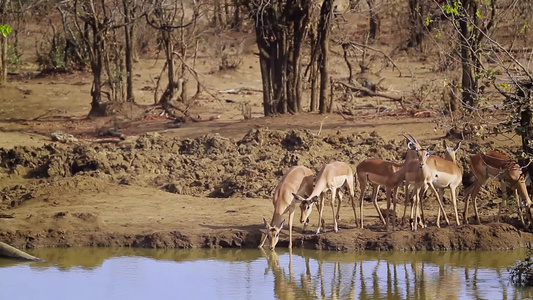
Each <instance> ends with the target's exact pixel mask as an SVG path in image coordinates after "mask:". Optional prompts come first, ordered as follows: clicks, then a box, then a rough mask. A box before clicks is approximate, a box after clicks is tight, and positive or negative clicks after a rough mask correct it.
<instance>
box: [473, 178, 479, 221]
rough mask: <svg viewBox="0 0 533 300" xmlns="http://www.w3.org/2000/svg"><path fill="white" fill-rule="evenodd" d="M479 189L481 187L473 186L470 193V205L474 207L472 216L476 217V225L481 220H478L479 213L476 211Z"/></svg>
mask: <svg viewBox="0 0 533 300" xmlns="http://www.w3.org/2000/svg"><path fill="white" fill-rule="evenodd" d="M480 188H481V185H475V186H474V190H473V191H472V203H473V205H474V214H475V215H476V223H477V224H478V225H479V224H481V219H480V218H479V212H478V210H477V194H478V193H479V189H480Z"/></svg>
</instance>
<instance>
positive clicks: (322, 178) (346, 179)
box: [294, 161, 357, 234]
mask: <svg viewBox="0 0 533 300" xmlns="http://www.w3.org/2000/svg"><path fill="white" fill-rule="evenodd" d="M354 179H355V178H354V174H353V171H352V168H351V167H350V166H349V165H348V164H346V163H343V162H339V161H336V162H332V163H329V164H327V165H325V166H324V167H322V169H321V170H320V172H319V173H318V175H317V178H316V180H315V187H314V189H313V191H312V192H311V195H310V196H309V197H308V198H303V197H301V196H300V195H297V194H294V197H295V198H296V200H297V201H301V203H300V210H301V218H300V222H301V223H303V224H304V229H305V226H306V225H307V223H309V216H310V215H311V212H312V211H313V205H314V204H316V203H318V220H319V221H318V229H317V231H316V233H317V234H319V233H320V228H321V227H322V232H326V230H325V224H324V220H323V218H322V211H323V210H324V193H325V192H326V191H328V190H329V191H331V210H332V211H333V223H334V230H335V232H338V231H339V227H338V224H337V220H338V219H339V210H340V207H341V202H342V194H341V190H340V188H341V187H343V186H347V187H348V191H349V193H350V196H351V198H352V208H353V214H354V218H355V223H356V224H357V216H356V213H355V200H354ZM336 196H337V197H338V198H339V203H338V207H337V212H335V197H336Z"/></svg>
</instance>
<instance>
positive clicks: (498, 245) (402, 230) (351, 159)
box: [0, 14, 533, 250]
mask: <svg viewBox="0 0 533 300" xmlns="http://www.w3.org/2000/svg"><path fill="white" fill-rule="evenodd" d="M345 17H346V20H348V23H345V24H344V25H343V26H345V27H343V28H345V29H344V30H343V31H342V32H341V34H342V35H345V32H354V34H353V35H354V36H364V34H363V31H364V28H366V27H365V26H367V19H366V17H364V18H362V17H360V16H359V15H357V14H352V15H350V14H348V15H346V16H345ZM381 18H382V28H390V26H397V25H396V23H395V20H396V19H397V18H396V17H394V16H393V15H383V16H382V17H381ZM45 21H46V24H45V25H46V26H45V25H43V24H29V25H28V27H27V28H23V29H20V30H21V31H20V36H21V37H23V38H21V39H20V43H21V45H22V46H23V48H24V49H23V50H24V51H23V53H24V54H23V56H22V64H21V65H20V66H18V68H17V69H16V70H13V73H10V74H11V75H10V76H9V78H8V84H6V85H4V86H1V87H0V241H3V242H6V243H9V244H12V245H14V246H16V247H19V248H39V247H76V246H126V247H130V246H132V247H157V248H175V247H180V248H191V247H256V246H257V244H258V243H259V240H260V230H262V226H261V225H262V218H263V217H264V218H266V219H267V220H269V219H270V218H271V216H272V211H273V207H272V200H271V196H272V191H273V190H274V188H275V187H276V184H277V183H278V182H279V180H280V178H281V176H282V174H283V172H285V171H286V170H287V169H288V168H289V167H290V166H292V165H296V164H302V165H306V166H308V167H310V168H312V169H314V170H315V171H318V169H320V168H321V167H322V165H323V164H324V163H327V162H329V161H332V160H341V161H345V162H347V163H349V164H351V166H352V168H354V169H355V167H356V165H357V164H358V163H359V162H360V161H361V160H363V159H364V158H367V157H376V158H382V159H389V160H392V161H397V162H401V160H402V157H403V155H404V153H405V150H406V149H405V141H404V140H403V138H402V137H401V134H402V133H410V134H413V135H414V136H415V137H416V138H418V139H419V140H420V141H421V142H422V144H424V145H426V144H433V143H436V144H437V145H438V147H437V149H438V150H437V152H436V153H437V155H442V151H443V148H442V146H441V145H442V140H443V139H444V138H447V132H449V130H450V128H453V126H455V125H456V124H457V123H461V124H465V123H466V124H467V125H471V126H465V127H464V128H466V129H469V131H466V133H467V134H466V135H465V136H464V141H463V146H462V147H461V150H460V151H459V152H458V157H459V160H460V163H461V166H462V167H463V169H464V170H465V171H466V172H467V173H468V172H469V171H468V166H467V157H468V155H469V154H473V153H476V152H478V151H483V150H488V149H498V150H501V151H503V152H505V153H507V154H509V155H511V156H512V157H516V154H517V153H518V152H517V150H518V148H519V146H520V141H519V140H518V138H517V137H516V136H511V137H506V136H504V135H501V134H498V135H491V133H492V132H493V130H491V129H492V128H491V127H488V126H485V125H486V123H475V122H473V121H472V119H470V118H468V117H465V116H461V115H454V114H450V113H448V112H447V107H448V102H447V101H448V100H446V99H447V98H446V95H447V94H448V92H446V90H445V89H444V88H443V87H445V86H448V85H449V82H452V81H454V80H455V79H458V78H459V77H457V76H459V74H460V71H458V70H459V69H453V68H452V69H451V70H449V71H438V70H440V68H439V66H440V65H441V63H442V61H441V60H440V59H439V57H440V56H439V55H436V54H435V53H432V52H431V49H427V51H428V52H426V53H423V54H422V53H418V52H416V51H414V52H413V51H411V50H408V49H403V50H398V49H399V48H398V47H397V45H399V41H398V39H400V38H399V37H396V36H395V31H391V30H384V32H383V33H382V34H383V35H382V37H381V40H380V42H379V43H376V45H374V46H375V47H377V48H379V49H380V50H382V51H384V52H385V53H389V54H390V57H391V58H392V59H393V61H394V62H395V66H396V67H395V68H392V67H391V66H390V65H389V62H388V61H387V60H386V59H384V58H383V57H382V56H380V55H376V54H375V53H374V54H372V58H371V59H370V64H369V66H368V67H369V68H370V69H369V70H368V72H367V73H365V74H354V75H356V77H357V78H361V79H365V80H366V79H367V78H366V77H365V76H367V77H368V76H370V77H371V78H374V79H373V80H374V82H378V83H379V84H378V85H379V91H380V92H381V93H384V94H387V95H389V96H394V97H403V98H404V99H405V100H406V101H405V103H404V104H405V105H406V107H402V106H401V105H400V104H399V103H398V102H391V101H388V100H386V99H385V98H380V97H369V96H366V95H364V94H361V93H358V92H350V91H347V90H346V89H344V88H341V87H336V88H335V89H333V90H332V93H333V96H334V109H333V110H334V113H332V114H326V115H320V114H318V113H316V112H308V110H309V109H308V108H309V99H310V95H309V93H310V92H309V88H308V87H306V88H305V89H304V95H303V103H302V106H303V107H304V111H305V112H303V113H300V114H296V115H283V116H277V117H273V118H270V117H263V107H262V93H261V89H262V81H261V75H260V74H261V72H260V68H259V64H258V58H257V55H256V54H255V53H257V47H256V46H255V42H254V41H255V33H253V32H245V31H242V32H229V33H227V34H226V33H225V34H222V35H220V36H218V35H217V36H214V38H217V39H220V43H226V44H227V45H228V47H230V46H231V45H232V44H235V43H237V44H242V45H243V49H242V55H241V56H240V57H238V58H239V61H240V64H239V65H238V66H236V67H235V68H234V69H229V70H228V69H223V68H220V62H221V57H220V56H217V55H216V54H213V53H214V52H216V51H213V49H214V48H213V46H214V45H211V44H202V47H205V48H206V50H205V51H203V50H202V51H200V53H198V57H197V60H195V61H196V65H195V71H196V72H198V74H199V78H200V81H201V83H202V89H203V91H202V92H201V93H200V94H198V95H195V97H196V98H194V100H193V101H192V104H191V105H190V107H188V108H187V109H188V112H189V114H190V115H191V116H194V117H195V119H197V120H199V121H201V122H186V123H181V124H177V123H175V122H173V121H172V120H169V119H168V118H166V116H165V115H164V114H162V113H161V110H160V109H157V107H156V106H152V105H153V103H154V90H155V89H156V84H155V81H156V80H155V79H157V78H159V77H160V76H161V70H162V69H163V65H164V61H163V60H162V59H161V57H160V55H159V53H158V50H157V45H152V46H151V48H150V49H149V50H148V52H147V53H143V54H142V55H141V56H140V58H139V60H138V61H136V62H135V66H134V76H133V84H134V96H135V102H136V103H137V104H136V105H123V106H122V107H119V109H118V110H117V111H116V113H115V114H114V115H113V116H112V117H108V118H99V119H94V120H88V119H86V116H87V114H88V112H89V109H90V102H91V95H90V91H91V84H92V77H91V75H90V74H89V73H86V72H85V73H84V72H67V73H62V72H57V73H51V74H43V73H40V72H39V70H38V69H37V68H36V64H35V60H36V57H35V53H36V51H35V50H36V49H35V47H36V46H35V45H36V44H37V43H36V41H40V40H43V39H45V38H47V37H48V35H46V32H45V31H46V28H47V26H48V18H47V19H46V20H45ZM387 24H388V25H387ZM391 24H392V25H391ZM386 26H388V27H386ZM243 41H244V43H243ZM434 51H437V52H439V51H440V49H434ZM195 57H196V55H195ZM349 59H350V60H351V62H352V63H353V64H354V65H357V64H358V63H359V62H360V61H361V60H362V59H363V58H362V56H361V53H359V52H357V53H355V54H353V55H351V56H350V58H349ZM330 66H331V70H330V76H331V77H332V78H333V79H334V80H339V81H344V82H346V80H347V78H348V69H347V67H346V63H345V61H344V57H343V51H342V48H341V45H340V44H338V43H332V45H331V61H330ZM400 70H401V73H400V72H399V71H400ZM402 74H403V75H402ZM370 77H369V78H370ZM371 78H370V79H371ZM454 78H455V79H454ZM456 82H459V81H456ZM195 85H196V82H195V80H193V78H189V87H188V91H189V94H190V95H188V96H189V98H191V97H192V96H193V94H194V93H195V90H196V88H195ZM161 92H162V91H160V93H159V95H161ZM494 94H495V95H497V93H494ZM501 100H502V99H501V98H497V97H495V98H494V99H492V98H491V99H490V101H493V102H494V103H495V104H500V103H501ZM491 103H492V102H491ZM245 108H249V109H250V110H251V113H250V114H249V115H247V117H246V118H245V117H244V111H245ZM339 112H342V113H343V115H341V114H339ZM498 114H499V117H500V119H498ZM476 115H477V116H478V117H480V118H482V119H483V121H487V122H488V123H490V124H497V123H498V122H500V121H502V120H505V118H506V117H507V115H506V112H501V111H498V110H497V109H495V108H493V107H491V106H487V107H486V109H483V110H479V111H477V112H476ZM470 117H472V116H470ZM480 124H481V125H480ZM484 124H485V125H484ZM109 128H114V129H118V130H120V132H121V133H123V134H124V136H125V140H119V139H118V138H114V137H109V136H105V134H102V132H105V130H106V129H109ZM57 130H60V131H62V132H65V133H68V134H72V135H73V136H74V137H75V138H76V139H77V141H75V142H68V143H61V142H56V141H52V140H51V134H52V133H53V132H55V131H57ZM456 138H457V137H456ZM481 138H485V140H483V139H481ZM448 142H451V143H457V142H458V140H457V139H451V138H450V139H448ZM369 193H370V191H367V195H366V197H365V204H364V206H365V225H366V226H367V228H365V229H364V230H361V229H358V228H355V220H354V216H353V213H352V210H351V208H350V207H349V204H348V202H349V201H345V202H344V203H343V207H342V208H341V215H340V231H339V232H338V233H334V232H331V229H332V215H331V210H330V209H329V205H327V206H326V209H325V220H326V229H329V230H330V231H328V232H327V233H325V234H321V235H318V236H317V235H314V234H308V233H306V234H302V232H301V224H295V225H294V227H295V237H294V239H295V241H294V246H295V247H305V248H311V249H332V250H363V249H372V250H378V249H379V250H424V249H432V250H445V249H462V250H463V249H486V250H489V249H512V248H518V247H524V246H525V245H526V244H527V243H529V242H530V241H531V240H532V239H533V235H532V234H530V233H526V232H524V231H522V230H521V229H520V226H519V223H518V222H517V215H516V204H513V203H512V201H509V203H510V204H509V205H508V208H507V210H506V211H505V218H504V219H503V223H494V222H493V221H494V216H495V215H496V212H497V205H498V203H499V202H500V199H501V195H502V191H499V190H498V189H497V188H496V187H495V184H494V182H492V183H491V184H489V185H488V187H487V188H484V189H482V191H481V193H480V199H479V209H480V212H481V217H482V221H483V225H479V226H478V225H461V226H459V227H457V226H455V225H453V224H452V226H446V225H445V224H443V225H442V228H440V229H439V228H437V227H436V225H435V219H436V216H435V215H436V207H437V205H436V204H435V202H436V201H435V198H434V197H433V196H432V195H431V194H430V196H429V198H428V199H427V200H426V202H425V204H424V207H425V208H426V210H427V215H429V217H428V220H429V227H428V228H426V229H422V230H419V231H417V232H414V233H413V232H411V231H410V230H408V228H407V226H405V225H404V226H399V228H397V230H396V231H393V232H392V231H387V229H386V228H385V227H384V226H383V225H382V224H381V223H380V221H379V219H378V218H377V212H376V211H375V209H374V207H373V206H372V204H371V203H370V202H369V197H370V195H369ZM448 193H449V192H446V198H447V199H449V194H448ZM460 193H461V194H460V195H459V208H460V211H462V208H463V205H464V204H463V195H462V189H461V192H460ZM358 196H359V188H358V187H357V188H356V197H358ZM379 197H380V206H381V209H382V210H385V206H386V205H385V204H383V202H384V201H383V199H384V195H383V194H382V193H380V196H379ZM345 199H346V197H345ZM399 199H403V195H402V194H400V197H399ZM445 205H446V209H447V212H448V215H449V217H450V220H453V219H454V217H453V216H452V215H451V214H450V212H451V211H452V207H451V203H450V201H448V200H446V201H445ZM398 206H399V207H398V217H401V216H402V213H403V203H400V204H399V205H398ZM471 213H472V212H471ZM316 224H317V214H316V212H315V213H313V215H312V216H311V229H312V228H316V227H315V226H316ZM287 237H288V232H286V231H285V230H284V231H283V232H282V234H281V242H280V244H279V247H285V246H287V245H288V241H287Z"/></svg>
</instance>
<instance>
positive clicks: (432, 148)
mask: <svg viewBox="0 0 533 300" xmlns="http://www.w3.org/2000/svg"><path fill="white" fill-rule="evenodd" d="M435 147H437V144H433V145H431V146H429V147H428V148H427V150H428V151H433V150H434V149H435Z"/></svg>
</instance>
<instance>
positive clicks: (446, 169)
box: [426, 141, 463, 227]
mask: <svg viewBox="0 0 533 300" xmlns="http://www.w3.org/2000/svg"><path fill="white" fill-rule="evenodd" d="M443 145H444V149H446V152H445V155H444V157H445V158H441V157H438V156H435V155H431V156H430V157H428V159H427V163H426V164H427V165H428V166H429V167H430V168H432V169H434V170H435V177H434V178H433V185H434V186H435V187H437V188H438V189H439V198H440V199H441V200H442V199H443V196H444V188H446V187H449V188H450V192H451V196H452V203H453V209H454V211H455V222H456V223H457V225H461V222H460V221H459V213H458V212H457V192H456V191H457V187H458V186H459V185H460V184H461V182H462V180H463V171H462V170H461V168H459V166H458V165H457V162H456V158H455V154H456V153H457V150H459V148H460V147H461V142H459V143H458V144H457V146H456V147H455V148H454V147H448V146H447V144H446V141H443ZM440 214H441V211H440V209H439V212H438V214H437V227H440ZM448 224H449V223H448Z"/></svg>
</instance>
